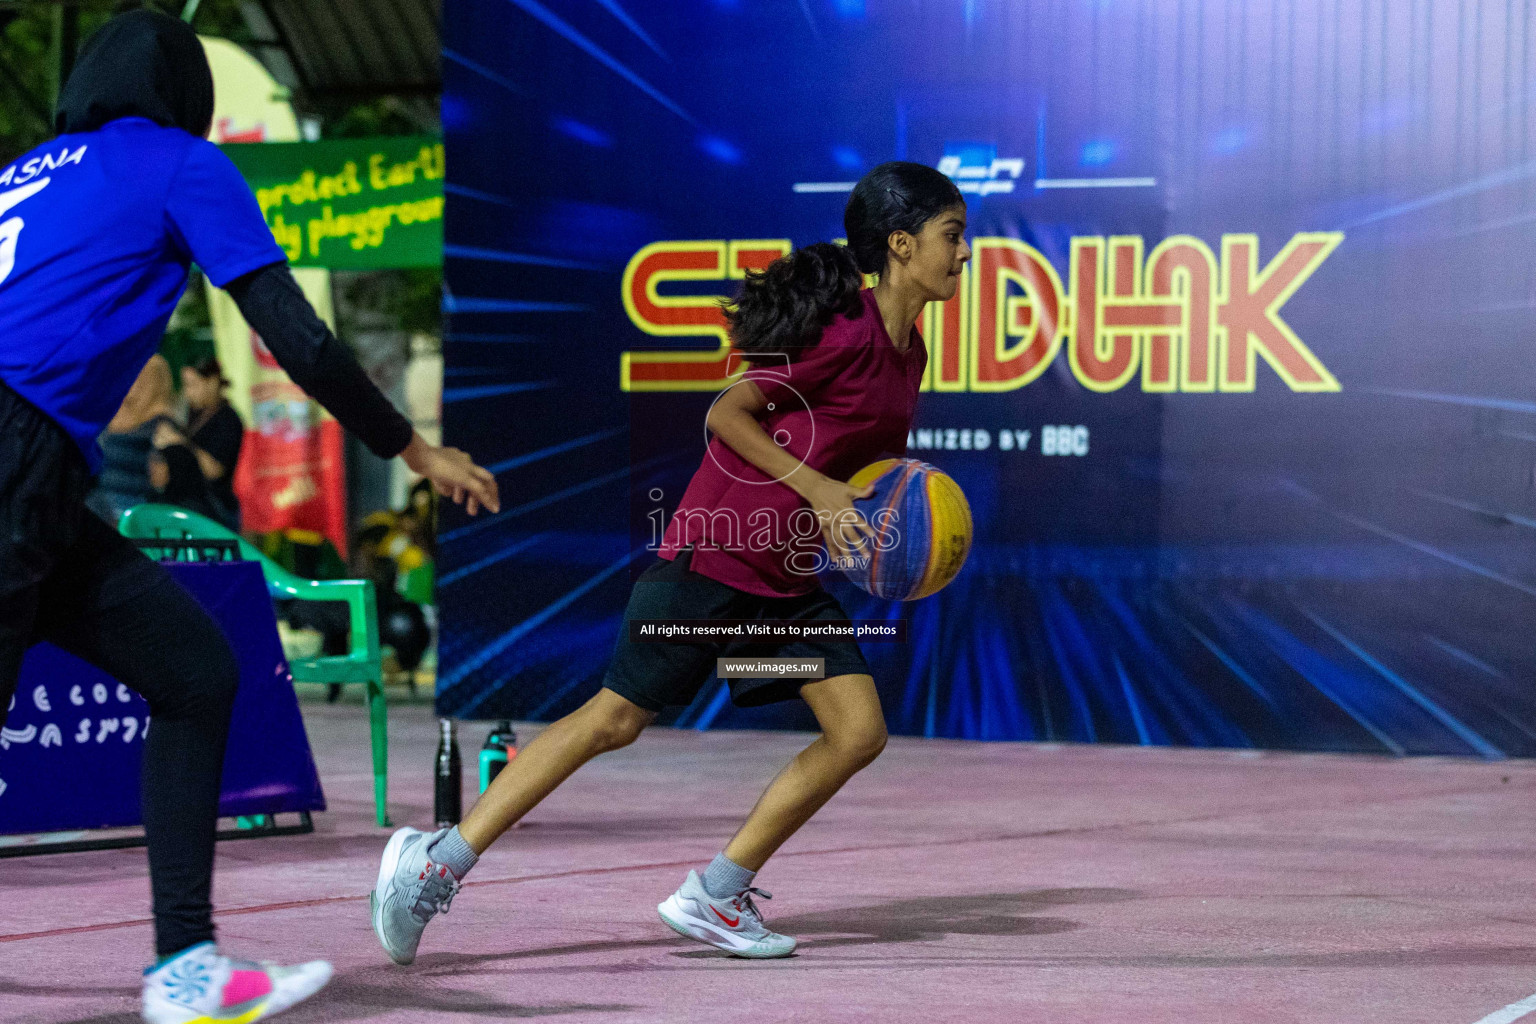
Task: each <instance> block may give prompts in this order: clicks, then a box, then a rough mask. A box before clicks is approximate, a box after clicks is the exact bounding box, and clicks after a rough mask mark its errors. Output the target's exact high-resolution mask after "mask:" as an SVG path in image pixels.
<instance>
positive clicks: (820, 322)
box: [724, 242, 864, 359]
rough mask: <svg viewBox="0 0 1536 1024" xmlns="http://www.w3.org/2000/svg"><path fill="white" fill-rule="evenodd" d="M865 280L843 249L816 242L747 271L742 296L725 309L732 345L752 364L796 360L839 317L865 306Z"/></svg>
mask: <svg viewBox="0 0 1536 1024" xmlns="http://www.w3.org/2000/svg"><path fill="white" fill-rule="evenodd" d="M863 287H864V277H863V275H861V274H860V273H859V268H858V265H857V264H856V263H855V262H854V259H853V254H852V253H850V252H849V251H848V249H847V248H846V247H844V246H841V245H834V244H832V243H830V242H817V243H816V244H814V245H807V246H805V247H804V248H800V249H796V250H795V251H794V252H792V253H790V254H789V255H788V256H783V257H780V258H779V259H776V260H774V261H773V262H772V263H770V264H769V265H768V266H767V267H766V268H765V269H763V270H760V271H757V270H754V271H748V272H747V278H746V283H745V284H744V285H742V289H741V296H740V297H739V298H737V299H736V300H735V301H734V302H729V303H727V304H726V305H725V307H724V308H725V319H726V322H727V323H728V324H730V329H731V340H732V341H733V342H734V343H735V345H736V347H737V348H738V349H740V350H741V351H742V352H744V353H746V356H747V358H748V359H751V358H752V357H754V356H761V355H769V354H773V353H781V352H782V353H790V354H791V355H793V354H794V353H796V352H798V351H799V350H801V349H805V348H810V347H812V346H814V345H815V344H816V343H817V342H819V341H820V340H821V331H822V328H824V327H826V326H827V325H828V324H830V323H831V322H832V318H833V317H834V316H836V315H837V314H839V313H842V314H845V315H849V316H851V315H853V314H854V313H855V312H857V311H858V309H859V306H860V299H859V291H860V289H862V288H863Z"/></svg>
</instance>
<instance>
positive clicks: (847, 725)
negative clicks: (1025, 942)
mask: <svg viewBox="0 0 1536 1024" xmlns="http://www.w3.org/2000/svg"><path fill="white" fill-rule="evenodd" d="M843 224H844V227H845V229H846V231H847V235H848V244H847V246H846V247H845V246H840V245H830V244H818V245H811V246H807V247H805V248H803V249H799V250H796V251H795V252H794V253H792V254H790V255H789V256H786V257H784V258H783V259H780V260H778V261H776V262H775V263H773V264H772V265H771V266H769V267H768V268H767V269H766V270H765V271H763V272H762V273H760V274H750V275H748V277H747V281H746V284H745V286H744V289H743V292H742V295H741V297H740V298H739V299H738V300H736V302H735V303H734V304H732V306H730V307H729V308H728V309H727V316H728V319H729V321H730V325H731V337H732V341H733V342H734V344H735V346H736V348H737V349H739V350H740V351H741V352H742V354H743V355H744V356H745V357H746V359H747V360H748V362H749V367H750V368H749V370H748V372H747V373H745V374H744V375H743V376H742V378H741V379H740V380H738V381H737V382H735V383H733V384H732V385H731V386H730V387H728V388H727V389H726V390H725V391H724V392H722V394H721V395H720V397H719V399H718V400H717V401H716V402H715V404H714V405H713V407H712V408H711V409H710V412H709V416H708V420H707V425H708V428H709V430H710V432H711V433H712V434H713V435H714V436H713V438H712V439H711V440H710V442H709V447H708V451H707V454H706V456H705V458H704V461H703V462H702V464H701V465H700V466H699V469H698V471H697V472H696V473H695V474H694V476H693V480H692V482H691V483H690V484H689V486H688V490H687V492H686V493H685V494H684V495H683V499H682V502H681V504H680V505H679V507H678V510H677V512H676V513H675V514H674V516H673V518H672V521H671V523H670V524H669V526H668V529H667V533H666V538H665V543H664V544H663V546H662V548H661V550H660V552H659V555H660V556H661V557H660V558H659V559H658V560H657V561H656V563H655V564H654V565H652V566H651V567H650V568H649V569H647V570H646V571H645V573H643V574H642V575H641V577H640V578H639V580H637V581H636V583H635V587H634V590H633V592H632V594H631V596H630V600H629V606H628V608H627V609H626V610H625V613H624V625H623V626H622V627H621V629H620V633H619V639H618V644H617V647H616V649H615V652H614V657H613V661H612V663H611V664H610V666H609V669H608V673H607V675H606V676H605V677H604V680H603V688H602V689H601V690H600V691H599V692H598V694H597V695H596V696H595V697H593V698H592V699H591V700H590V701H588V702H587V703H586V704H585V705H584V706H582V707H581V708H580V709H579V710H577V711H575V712H573V713H572V714H570V715H567V716H566V717H565V718H562V719H561V720H560V721H558V722H555V723H554V724H552V725H550V726H549V728H547V729H545V730H544V732H542V733H541V734H539V736H538V737H537V738H536V739H535V740H534V741H533V742H532V743H530V744H529V745H528V746H527V747H525V748H524V749H523V750H522V752H521V753H519V754H518V756H517V758H516V760H514V761H512V762H510V763H509V764H508V765H507V767H506V768H505V769H504V770H503V771H502V772H501V774H499V775H498V776H497V777H496V780H495V782H494V783H492V785H491V787H490V788H489V789H488V790H487V791H486V792H485V794H484V795H483V796H482V797H481V798H480V800H479V802H477V803H476V804H475V806H474V808H473V809H472V810H471V811H470V813H469V815H468V816H467V817H466V818H465V819H464V821H463V823H462V824H460V825H459V826H458V827H456V828H453V829H448V830H444V831H442V832H438V833H435V834H428V833H423V832H418V831H416V830H415V829H409V828H404V829H401V830H400V831H398V832H396V833H395V835H394V836H393V837H392V838H391V839H390V842H389V845H388V847H387V848H386V849H385V852H384V859H383V863H382V865H381V866H380V871H379V879H378V888H377V889H376V890H375V891H374V894H373V897H374V898H373V925H374V931H375V933H376V934H377V935H378V937H379V940H380V942H381V943H382V944H383V945H384V948H385V951H386V952H388V953H389V955H390V958H391V959H393V960H394V961H395V962H396V963H410V962H411V961H412V960H413V959H414V957H415V955H416V947H417V944H418V943H419V941H420V939H421V933H422V930H423V929H424V928H425V927H426V924H427V922H428V921H430V920H431V919H432V917H433V916H434V915H435V914H436V913H437V912H438V910H440V909H445V908H446V907H447V905H448V902H449V901H450V900H451V899H452V898H453V895H454V894H455V893H456V892H457V891H458V887H459V883H460V882H461V881H462V880H463V878H464V874H465V872H467V871H468V870H469V868H470V867H472V866H473V865H474V862H475V860H476V858H477V857H478V856H479V854H480V853H482V852H483V851H484V850H485V849H486V848H487V847H488V846H490V845H491V843H492V842H494V841H495V840H496V838H497V837H498V836H500V835H501V834H502V833H503V832H505V831H506V830H507V829H508V828H510V827H511V826H512V824H513V823H514V822H516V821H517V820H518V819H519V818H521V817H522V816H523V815H525V814H527V813H528V811H530V810H532V809H533V807H534V806H536V805H537V804H538V803H539V801H540V800H542V799H543V798H544V797H545V796H547V795H549V793H550V792H552V791H553V790H554V789H555V787H556V786H558V785H559V784H560V783H561V782H563V781H564V780H565V779H566V778H568V777H569V776H570V775H571V773H572V772H574V771H575V770H576V769H577V768H579V767H581V766H582V765H583V764H585V763H586V762H587V761H589V760H590V759H591V758H593V757H595V756H596V755H598V754H600V753H603V752H604V751H608V750H615V749H617V748H619V747H623V746H626V745H627V744H629V743H631V742H633V741H634V740H635V738H636V737H637V736H639V734H640V731H641V730H642V729H644V728H645V727H646V726H647V725H649V724H650V723H651V722H652V721H653V720H654V719H655V718H656V715H657V713H658V712H660V711H661V710H662V709H664V708H665V707H667V706H669V705H687V704H690V703H692V701H693V700H694V698H695V697H696V696H697V695H698V692H699V690H700V688H701V687H702V686H703V685H704V684H705V683H706V682H707V681H708V680H709V678H710V677H711V675H713V673H714V669H715V664H716V659H717V658H719V657H792V658H797V659H808V658H821V659H823V660H824V668H825V671H824V674H823V677H822V678H820V679H817V680H811V681H804V680H799V679H782V678H766V679H731V680H729V683H730V688H731V698H732V700H733V701H734V702H735V703H737V704H738V705H742V706H752V705H758V704H766V703H771V702H773V701H779V700H788V699H792V698H796V697H798V698H800V699H802V700H804V701H805V702H806V703H807V704H808V705H809V706H810V708H811V711H812V712H813V713H814V714H815V716H816V720H817V722H818V723H819V724H820V725H821V729H822V735H821V736H820V737H819V738H818V739H817V740H816V741H815V742H814V743H812V744H811V745H810V746H808V747H807V748H805V749H804V750H803V751H801V752H800V754H799V755H798V756H796V757H795V759H794V760H793V761H792V762H790V764H789V766H788V767H786V768H785V769H784V770H783V771H782V772H780V773H779V775H778V777H777V778H775V779H774V780H773V782H772V783H771V784H770V785H769V787H768V789H767V791H765V792H764V793H763V795H762V797H761V798H760V799H759V800H758V802H757V806H755V807H754V808H753V809H752V812H751V814H750V815H748V817H747V820H746V823H745V824H744V825H742V827H741V830H740V831H739V832H737V833H736V836H735V838H733V839H732V840H731V841H730V843H729V844H728V845H727V846H726V847H725V849H724V851H722V852H721V853H720V855H719V856H717V857H716V858H715V860H714V862H713V863H711V864H710V865H709V867H708V869H707V870H706V871H705V872H704V875H703V877H702V878H701V877H700V875H699V873H698V872H696V871H690V872H689V873H688V877H687V879H686V880H685V881H684V882H683V885H682V887H681V888H680V889H679V890H678V891H677V892H676V893H674V894H673V895H672V896H671V897H669V898H668V899H667V900H666V901H665V902H663V903H662V904H661V905H660V906H659V907H658V908H657V910H658V912H659V913H660V914H661V918H662V920H663V921H664V922H665V923H666V924H667V925H668V926H669V927H671V928H672V929H673V930H674V931H677V932H678V933H680V934H682V935H685V936H688V937H690V938H694V939H698V940H699V941H701V942H706V943H709V944H710V945H714V946H718V947H719V948H721V949H725V950H728V951H730V952H732V953H735V954H737V955H739V956H746V957H779V956H787V955H789V954H790V953H791V952H793V951H794V948H795V940H794V939H792V938H789V937H787V936H784V935H778V934H776V933H774V932H771V931H769V930H768V929H767V928H766V927H764V925H763V920H762V917H761V915H760V913H759V912H758V910H757V907H756V906H755V904H754V902H753V896H754V895H760V896H765V897H766V896H767V893H763V892H761V891H760V890H758V889H754V888H752V881H753V878H754V876H755V875H756V873H757V871H758V870H759V869H761V868H762V866H763V864H764V863H766V862H767V860H768V858H769V857H770V856H772V854H773V853H774V851H776V850H777V849H778V848H779V847H780V846H781V845H782V844H783V843H784V841H785V840H787V839H788V838H789V837H790V836H792V835H794V833H795V832H796V831H797V830H798V829H799V828H800V826H802V825H804V824H805V822H806V821H807V820H809V819H810V817H811V815H813V814H815V813H816V811H817V810H818V809H819V808H820V807H821V806H822V805H823V804H824V803H826V802H827V800H829V799H830V798H831V797H832V795H833V794H834V793H836V792H837V791H838V790H839V789H840V788H842V786H843V784H844V783H846V782H847V781H848V780H849V779H850V778H852V777H853V776H854V774H855V773H856V772H858V771H859V769H861V768H863V767H864V766H865V765H867V764H869V763H870V762H871V761H873V760H874V759H875V757H876V756H878V755H879V753H880V751H881V750H882V749H883V748H884V746H885V740H886V732H885V721H884V716H883V714H882V713H881V709H880V698H879V694H878V693H877V692H876V690H875V681H874V679H873V678H872V676H871V675H870V670H869V666H868V664H867V663H866V662H865V661H864V657H863V655H862V654H861V653H860V652H859V649H858V645H857V644H855V643H852V642H846V641H843V642H839V641H823V642H813V641H799V642H794V643H769V644H744V643H699V642H692V643H684V642H671V641H664V642H641V643H636V642H633V641H632V640H631V639H630V633H629V623H630V621H631V620H635V619H715V620H718V619H737V620H739V619H796V620H801V621H807V622H814V621H820V620H836V619H846V618H847V617H848V616H847V613H846V612H844V611H843V609H842V607H841V606H840V605H839V604H838V602H837V600H836V599H835V598H834V597H832V595H830V594H828V593H827V592H826V591H825V590H822V589H821V587H820V586H819V584H818V583H817V580H816V575H815V574H816V573H817V572H818V571H819V570H821V569H823V568H825V567H826V565H827V564H828V556H827V553H830V556H831V558H833V559H842V558H847V557H849V556H850V555H852V554H854V553H855V552H858V551H866V550H868V545H871V544H876V543H879V542H880V541H881V538H880V537H879V536H878V535H877V534H876V532H875V530H874V529H873V528H872V527H871V525H870V524H869V523H868V522H866V521H865V520H864V519H863V518H862V517H861V516H860V515H859V513H858V512H857V511H856V510H855V509H854V507H853V500H854V499H855V498H859V497H867V496H868V495H869V493H870V489H868V488H866V489H864V490H859V489H856V488H853V487H851V486H849V485H848V484H847V483H845V482H844V481H846V480H847V479H848V478H849V477H850V476H851V475H852V474H853V473H854V472H856V471H857V470H859V469H860V468H862V467H863V466H865V465H868V464H869V463H870V462H873V461H875V460H877V459H879V458H882V457H886V456H889V455H900V454H902V453H903V452H905V450H906V438H907V431H908V428H909V427H910V426H911V423H912V413H913V410H914V408H915V406H916V402H917V392H918V385H919V383H920V382H921V380H922V376H923V368H924V365H925V364H926V362H927V352H926V350H925V349H924V347H923V340H922V337H921V336H920V335H919V334H918V332H917V330H916V326H915V325H916V323H917V319H918V317H919V316H920V315H921V314H922V311H923V308H924V307H925V306H926V305H927V304H928V303H930V302H942V301H944V300H946V299H949V298H951V297H952V296H953V295H954V294H955V289H956V288H957V287H958V284H959V277H960V272H961V270H962V269H963V267H964V265H965V263H966V261H967V260H969V259H970V257H971V251H970V248H969V246H967V245H966V242H965V202H964V200H963V199H962V198H961V195H960V192H959V190H958V189H957V188H956V187H955V185H954V183H953V182H951V181H950V180H949V179H948V178H947V177H945V176H944V175H942V174H940V173H939V172H938V171H935V170H933V169H932V168H930V167H925V166H923V165H921V164H915V163H905V162H900V163H886V164H881V165H880V166H879V167H876V168H875V169H874V170H873V171H871V172H870V173H869V174H867V175H866V176H865V177H864V178H863V179H862V180H861V181H860V182H859V183H858V184H857V185H856V186H855V187H854V190H853V195H852V196H851V197H850V199H849V201H848V206H847V209H846V211H845V213H844V216H843ZM864 275H874V276H875V277H876V278H877V283H876V284H875V286H874V287H873V288H869V289H865V288H864V287H863V283H864ZM822 542H824V543H825V547H826V552H827V553H824V552H823V551H822Z"/></svg>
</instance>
